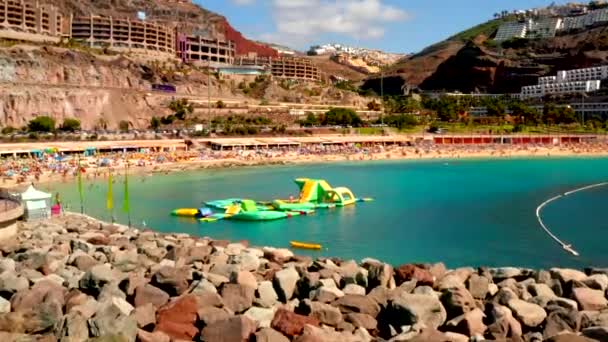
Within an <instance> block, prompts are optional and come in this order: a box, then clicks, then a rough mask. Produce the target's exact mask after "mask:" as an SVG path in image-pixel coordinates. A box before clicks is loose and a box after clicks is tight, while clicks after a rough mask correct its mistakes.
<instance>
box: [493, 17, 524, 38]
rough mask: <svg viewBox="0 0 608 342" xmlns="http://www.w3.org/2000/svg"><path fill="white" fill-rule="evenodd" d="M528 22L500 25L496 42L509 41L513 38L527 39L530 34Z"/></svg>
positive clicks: (512, 22)
mask: <svg viewBox="0 0 608 342" xmlns="http://www.w3.org/2000/svg"><path fill="white" fill-rule="evenodd" d="M528 26H529V22H528V21H522V22H519V21H511V22H507V23H504V24H502V25H500V27H499V28H498V31H497V32H496V38H494V40H496V41H503V40H509V39H512V38H526V35H527V33H528Z"/></svg>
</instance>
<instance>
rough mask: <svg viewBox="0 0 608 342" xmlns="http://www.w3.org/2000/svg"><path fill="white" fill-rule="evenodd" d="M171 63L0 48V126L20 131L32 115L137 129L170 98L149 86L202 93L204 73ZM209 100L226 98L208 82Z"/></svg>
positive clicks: (221, 89) (216, 85) (57, 50)
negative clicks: (129, 125)
mask: <svg viewBox="0 0 608 342" xmlns="http://www.w3.org/2000/svg"><path fill="white" fill-rule="evenodd" d="M174 67H175V66H174V65H173V64H172V63H157V62H154V63H142V62H138V61H135V60H131V59H129V58H127V57H124V56H118V55H116V56H108V55H93V54H91V53H88V52H79V51H74V50H68V49H63V48H34V47H28V46H13V47H11V48H6V49H0V89H1V91H0V125H1V126H7V125H10V126H13V127H21V126H23V125H24V124H26V123H27V122H28V121H29V120H30V119H31V118H32V117H35V116H39V115H50V116H52V117H54V118H56V119H57V120H58V121H61V120H62V119H63V118H66V117H76V118H79V119H81V121H82V123H83V126H84V127H85V128H92V127H93V126H94V125H95V124H96V122H98V120H99V119H101V118H103V119H104V120H105V121H107V122H108V124H109V125H110V126H112V127H116V126H117V124H118V122H119V121H121V120H126V121H130V122H131V123H132V124H133V125H134V126H135V127H142V126H144V127H145V125H147V123H148V122H149V119H150V117H152V115H162V114H163V113H164V112H165V111H166V103H167V102H168V101H169V100H170V97H169V96H167V95H164V94H158V93H154V94H150V93H148V92H149V90H150V88H151V84H152V83H160V82H170V83H172V84H175V85H176V86H177V90H178V92H179V93H182V94H198V93H200V94H203V93H204V94H206V92H207V91H206V89H207V87H206V83H207V76H206V74H204V73H202V72H200V71H198V70H196V69H192V68H187V69H183V70H180V69H175V68H174ZM211 80H212V89H213V91H212V96H218V95H221V96H230V95H231V94H230V91H229V89H228V88H227V86H226V85H224V84H221V82H219V80H217V79H215V78H212V79H211Z"/></svg>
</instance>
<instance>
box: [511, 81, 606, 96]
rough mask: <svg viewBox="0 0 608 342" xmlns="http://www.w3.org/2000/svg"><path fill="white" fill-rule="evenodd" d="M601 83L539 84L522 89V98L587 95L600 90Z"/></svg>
mask: <svg viewBox="0 0 608 342" xmlns="http://www.w3.org/2000/svg"><path fill="white" fill-rule="evenodd" d="M600 85H601V81H599V80H594V81H577V82H561V83H550V84H537V85H531V86H525V87H522V88H521V98H522V99H526V98H534V97H543V96H545V95H557V94H570V93H583V92H585V93H587V92H592V91H596V90H599V89H600Z"/></svg>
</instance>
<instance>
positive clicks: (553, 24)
mask: <svg viewBox="0 0 608 342" xmlns="http://www.w3.org/2000/svg"><path fill="white" fill-rule="evenodd" d="M581 13H584V12H581ZM603 24H608V8H601V9H597V10H593V11H589V12H587V13H584V14H580V15H570V16H563V17H562V16H544V17H541V18H538V19H526V20H525V21H510V22H506V23H504V24H502V25H500V27H499V28H498V31H497V33H496V38H495V40H496V41H504V40H509V39H512V38H551V37H555V35H556V34H557V33H558V32H560V31H566V32H567V31H571V30H580V29H584V28H586V27H593V26H595V25H603Z"/></svg>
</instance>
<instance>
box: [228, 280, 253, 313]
mask: <svg viewBox="0 0 608 342" xmlns="http://www.w3.org/2000/svg"><path fill="white" fill-rule="evenodd" d="M254 298H255V289H253V288H251V287H249V286H243V285H239V284H225V285H224V287H223V288H222V301H223V302H224V306H225V307H226V308H228V309H230V310H231V311H232V312H234V313H241V312H244V311H245V310H247V309H249V308H250V307H251V306H252V305H253V299H254Z"/></svg>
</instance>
